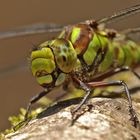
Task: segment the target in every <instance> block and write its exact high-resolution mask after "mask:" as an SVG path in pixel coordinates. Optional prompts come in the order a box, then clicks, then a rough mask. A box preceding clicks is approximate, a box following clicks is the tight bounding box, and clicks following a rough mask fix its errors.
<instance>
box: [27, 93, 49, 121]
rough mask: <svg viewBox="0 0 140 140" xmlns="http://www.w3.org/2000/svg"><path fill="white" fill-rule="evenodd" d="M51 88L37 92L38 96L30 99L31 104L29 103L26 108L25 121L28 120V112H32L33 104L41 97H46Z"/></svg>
mask: <svg viewBox="0 0 140 140" xmlns="http://www.w3.org/2000/svg"><path fill="white" fill-rule="evenodd" d="M49 91H50V90H47V91H45V90H44V91H42V92H40V93H39V94H37V95H36V96H34V97H32V98H31V100H30V101H29V104H28V105H27V109H26V114H25V119H24V120H25V121H26V120H28V114H29V112H30V109H31V105H32V104H34V103H36V102H37V101H38V100H39V99H41V98H42V97H44V96H45V95H46V94H48V93H49Z"/></svg>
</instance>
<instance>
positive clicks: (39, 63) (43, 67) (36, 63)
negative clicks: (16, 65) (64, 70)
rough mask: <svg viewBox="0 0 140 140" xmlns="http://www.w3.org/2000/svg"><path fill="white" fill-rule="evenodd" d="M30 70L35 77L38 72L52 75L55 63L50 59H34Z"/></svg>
mask: <svg viewBox="0 0 140 140" xmlns="http://www.w3.org/2000/svg"><path fill="white" fill-rule="evenodd" d="M31 69H32V73H33V75H34V76H35V75H36V72H40V71H46V72H47V73H52V72H53V71H54V69H55V62H54V61H53V60H50V59H45V58H36V59H34V60H33V61H32V65H31Z"/></svg>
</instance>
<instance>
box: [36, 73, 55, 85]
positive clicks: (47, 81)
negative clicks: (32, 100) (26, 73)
mask: <svg viewBox="0 0 140 140" xmlns="http://www.w3.org/2000/svg"><path fill="white" fill-rule="evenodd" d="M36 79H37V82H38V83H39V84H40V85H42V84H50V83H51V82H52V81H53V78H52V76H51V75H45V76H42V77H36Z"/></svg>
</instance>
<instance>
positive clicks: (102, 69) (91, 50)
mask: <svg viewBox="0 0 140 140" xmlns="http://www.w3.org/2000/svg"><path fill="white" fill-rule="evenodd" d="M139 12H140V4H138V5H134V6H132V7H129V8H126V9H124V10H121V11H119V12H117V13H114V14H113V15H111V16H109V17H105V18H103V19H100V20H97V21H95V20H87V21H84V22H81V23H77V24H75V25H67V26H61V25H55V24H50V25H49V24H48V25H44V26H42V25H41V26H32V27H27V28H23V29H20V30H19V31H16V32H15V31H11V32H5V33H1V34H0V39H5V38H11V37H15V36H23V35H29V34H35V33H44V32H61V33H60V34H59V35H58V36H57V37H56V38H55V39H53V40H49V41H45V42H43V43H41V44H40V45H38V46H35V47H34V48H33V49H32V52H31V55H30V64H31V71H32V74H33V76H34V77H35V78H36V80H37V82H38V84H39V85H40V86H42V87H43V88H44V90H43V91H42V92H40V93H39V94H37V95H36V96H34V97H33V98H31V100H30V102H29V104H28V106H27V112H26V114H25V121H27V120H28V115H29V112H30V110H31V106H32V105H33V104H34V103H36V102H37V101H38V100H40V99H41V98H42V97H44V96H46V95H47V94H48V93H50V92H51V91H52V90H53V89H55V88H57V87H60V86H62V87H63V89H64V90H65V91H67V90H68V88H69V84H70V83H73V85H74V86H75V87H77V88H80V89H82V90H84V92H85V95H84V97H83V98H82V100H81V102H80V104H79V105H77V106H76V108H74V109H73V110H72V112H71V113H72V116H73V118H74V115H75V114H76V113H77V112H78V110H79V109H80V108H81V107H82V106H83V105H84V104H85V103H86V102H87V101H88V99H89V98H90V97H91V95H92V94H94V89H95V88H99V87H108V86H121V87H123V89H124V92H125V94H126V96H127V99H128V103H129V113H130V120H131V121H132V124H133V126H134V127H138V125H139V119H138V117H137V114H136V112H135V110H134V108H133V105H132V99H131V96H130V91H129V89H128V86H127V84H126V83H125V82H124V81H121V80H118V81H104V79H106V78H108V77H110V76H112V75H115V74H117V73H120V72H125V71H131V72H132V73H133V74H134V75H135V76H136V77H137V78H138V79H140V75H139V74H138V73H137V72H135V68H136V67H139V66H140V46H139V44H138V43H136V42H135V41H133V40H131V39H130V38H129V37H128V36H127V35H128V34H131V33H136V32H139V31H140V29H139V28H135V29H129V30H127V31H125V33H123V32H122V33H120V32H117V31H115V30H112V29H107V28H105V27H103V26H100V25H107V24H110V23H112V22H114V21H116V20H118V19H122V18H125V17H126V16H131V15H134V14H136V13H139Z"/></svg>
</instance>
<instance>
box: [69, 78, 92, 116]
mask: <svg viewBox="0 0 140 140" xmlns="http://www.w3.org/2000/svg"><path fill="white" fill-rule="evenodd" d="M74 82H76V83H77V84H78V85H79V86H80V88H82V89H83V90H84V91H85V92H86V95H85V96H84V98H83V99H82V101H81V102H80V104H79V105H78V106H76V108H74V109H73V110H72V112H71V113H72V115H73V116H74V114H75V113H76V112H77V111H78V110H79V109H80V108H81V107H82V106H83V104H85V102H86V101H87V100H88V99H89V97H90V95H91V93H92V92H91V91H92V90H91V88H90V87H89V86H87V85H86V84H85V83H83V82H82V81H80V80H79V79H74Z"/></svg>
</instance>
